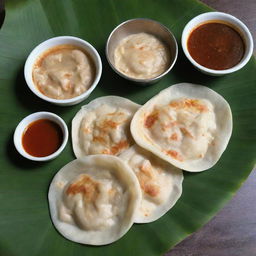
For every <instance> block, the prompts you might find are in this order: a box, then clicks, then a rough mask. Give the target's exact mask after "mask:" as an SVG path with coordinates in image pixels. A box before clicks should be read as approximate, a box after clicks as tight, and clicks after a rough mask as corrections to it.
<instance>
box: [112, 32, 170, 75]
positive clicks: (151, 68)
mask: <svg viewBox="0 0 256 256" xmlns="http://www.w3.org/2000/svg"><path fill="white" fill-rule="evenodd" d="M169 64H170V53H169V50H168V48H167V47H166V45H165V44H164V43H163V42H161V41H160V40H159V39H158V38H157V37H155V36H154V35H151V34H147V33H137V34H132V35H129V36H127V37H125V38H124V39H123V40H121V41H120V43H119V45H118V46H117V47H116V49H115V52H114V65H115V67H116V68H117V69H118V70H119V71H120V72H122V73H123V74H125V75H127V76H129V77H133V78H138V79H149V78H154V77H156V76H158V75H160V74H162V73H163V72H164V71H165V70H167V69H168V66H169Z"/></svg>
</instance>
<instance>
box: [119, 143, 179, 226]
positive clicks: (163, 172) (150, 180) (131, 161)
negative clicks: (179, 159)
mask: <svg viewBox="0 0 256 256" xmlns="http://www.w3.org/2000/svg"><path fill="white" fill-rule="evenodd" d="M119 157H120V158H121V159H123V160H124V161H125V162H126V163H127V164H128V165H129V166H130V167H131V169H132V170H133V171H134V173H135V174H136V176H137V179H138V181H139V183H140V188H141V191H142V200H141V204H140V207H139V210H138V211H137V214H136V217H135V221H134V222H136V223H148V222H152V221H155V220H157V219H159V218H160V217H161V216H163V215H164V214H165V213H166V212H168V211H169V210H170V209H171V208H172V207H173V206H174V205H175V203H176V202H177V200H178V199H179V198H180V196H181V193H182V181H183V173H182V170H180V169H178V168H176V167H175V166H173V165H171V164H169V163H168V162H166V161H164V160H162V159H161V158H159V157H157V156H156V155H154V154H152V153H151V152H149V151H146V150H145V149H143V148H141V147H139V146H138V145H134V146H132V147H130V148H129V149H127V150H126V151H124V152H123V153H122V154H121V155H120V156H119Z"/></svg>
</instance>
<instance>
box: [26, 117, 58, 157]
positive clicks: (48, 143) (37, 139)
mask: <svg viewBox="0 0 256 256" xmlns="http://www.w3.org/2000/svg"><path fill="white" fill-rule="evenodd" d="M62 141H63V133H62V130H61V128H60V126H59V125H58V124H56V123H55V122H53V121H51V120H48V119H39V120H36V121H34V122H32V123H30V124H29V125H28V126H27V127H26V129H25V131H24V132H23V136H22V146H23V148H24V149H25V151H26V152H27V153H28V154H30V155H31V156H35V157H45V156H49V155H51V154H53V153H54V152H55V151H57V150H58V148H59V147H60V146H61V144H62Z"/></svg>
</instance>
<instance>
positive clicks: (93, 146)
mask: <svg viewBox="0 0 256 256" xmlns="http://www.w3.org/2000/svg"><path fill="white" fill-rule="evenodd" d="M139 107H140V105H138V104H136V103H134V102H132V101H130V100H128V99H125V98H122V97H118V96H105V97H100V98H97V99H95V100H93V101H91V102H90V103H89V104H87V105H85V106H83V107H82V108H81V110H80V111H78V113H77V114H76V116H75V117H74V119H73V121H72V144H73V151H74V154H75V156H76V157H77V158H79V157H82V156H85V155H93V154H109V155H118V154H120V153H121V152H123V151H124V150H125V149H127V148H129V147H130V146H131V145H132V144H134V141H133V139H132V136H131V134H130V122H131V119H132V117H133V115H134V113H135V112H136V111H137V110H138V108H139Z"/></svg>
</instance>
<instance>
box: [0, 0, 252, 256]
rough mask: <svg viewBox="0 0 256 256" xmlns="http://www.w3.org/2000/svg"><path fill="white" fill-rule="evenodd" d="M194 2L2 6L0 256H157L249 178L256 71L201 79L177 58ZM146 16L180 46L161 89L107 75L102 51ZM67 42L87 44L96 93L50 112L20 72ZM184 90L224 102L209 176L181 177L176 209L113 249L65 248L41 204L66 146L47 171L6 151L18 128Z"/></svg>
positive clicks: (32, 1) (197, 8)
mask: <svg viewBox="0 0 256 256" xmlns="http://www.w3.org/2000/svg"><path fill="white" fill-rule="evenodd" d="M211 10H212V9H210V8H209V7H207V6H206V5H204V4H202V3H200V2H198V1H194V0H183V1H180V0H122V1H118V0H104V1H100V0H73V1H71V0H61V1H60V0H59V1H58V0H19V1H17V0H9V1H7V2H6V17H5V21H4V24H3V26H2V28H1V31H0V88H1V93H0V117H1V122H0V129H1V137H0V145H1V147H0V157H1V159H0V164H1V169H0V255H4V256H16V255H17V256H23V255H24V256H25V255H31V256H32V255H37V256H39V255H54V256H58V255H61V256H63V255H76V256H79V255H104V256H107V255H111V256H112V255H146V256H150V255H161V254H163V253H164V252H166V251H168V250H169V249H170V248H171V247H173V246H174V245H175V244H176V243H178V242H179V241H181V240H182V239H184V238H185V237H186V236H188V235H190V234H191V233H192V232H194V231H196V230H197V229H199V228H200V227H201V226H203V225H204V224H205V223H206V222H208V221H209V220H210V219H211V218H212V217H213V216H214V215H215V214H216V213H217V212H218V211H219V210H220V209H221V208H222V207H223V206H224V205H225V204H226V203H227V201H228V200H229V199H231V198H232V196H233V195H234V194H235V192H236V191H237V190H238V189H239V187H240V186H241V185H242V184H243V182H244V181H245V179H246V178H247V177H248V175H249V174H250V172H251V170H252V168H253V166H254V164H255V153H256V121H255V120H256V100H255V98H256V89H255V88H256V87H255V84H256V62H255V59H254V58H251V60H250V62H249V63H248V64H247V65H246V66H245V67H244V68H243V69H242V70H240V71H238V72H236V73H233V74H230V75H226V76H222V77H209V76H206V75H203V74H201V73H199V72H198V71H196V70H195V69H194V68H193V67H192V65H191V64H190V63H189V62H188V61H187V59H186V58H185V56H184V54H183V53H182V50H181V46H180V38H181V33H182V30H183V27H184V26H185V24H186V23H187V22H188V21H189V20H190V19H191V18H193V17H194V16H196V15H198V14H200V13H203V12H207V11H211ZM136 17H147V18H151V19H155V20H157V21H159V22H161V23H163V24H165V25H166V26H167V27H168V28H169V29H170V30H171V31H172V32H173V33H174V35H175V37H176V39H177V41H178V43H179V56H178V60H177V63H176V65H175V67H174V68H173V70H172V71H171V72H170V73H169V74H168V75H167V76H166V77H165V78H164V79H162V80H161V81H160V82H159V83H157V84H155V85H151V86H147V87H140V86H138V85H134V84H132V83H130V82H128V81H126V80H124V79H122V78H120V77H119V76H118V75H117V74H115V73H114V72H113V71H112V70H111V68H110V67H109V65H108V63H107V61H106V58H105V54H104V52H105V51H104V49H105V43H106V40H107V37H108V35H109V33H110V32H111V31H112V29H113V28H114V27H115V26H116V25H118V24H119V23H121V22H122V21H125V20H127V19H131V18H136ZM60 35H72V36H78V37H81V38H83V39H85V40H87V41H89V42H90V43H91V44H93V45H94V46H95V47H96V49H97V50H98V51H99V53H100V55H101V57H102V61H103V75H102V78H101V81H100V83H99V85H98V86H97V88H96V90H95V91H94V92H93V93H92V94H91V96H90V97H89V98H88V99H86V100H85V101H84V102H82V103H80V104H79V105H75V106H72V107H58V106H54V105H50V104H48V103H46V102H44V101H42V100H40V99H38V98H37V97H36V96H35V95H34V94H32V92H31V91H30V90H29V89H28V87H27V85H26V83H25V81H24V76H23V67H24V62H25V60H26V57H27V56H28V54H29V53H30V51H31V50H32V49H33V48H34V47H35V46H36V45H37V44H39V43H40V42H42V41H44V40H46V39H48V38H50V37H54V36H60ZM180 82H191V83H197V84H202V85H205V86H208V87H210V88H212V89H213V90H215V91H217V92H218V93H220V94H221V95H223V96H224V97H225V98H226V100H227V101H228V102H229V103H230V106H231V108H232V112H233V121H234V127H233V134H232V137H231V140H230V143H229V145H228V147H227V150H226V151H225V152H224V154H223V155H222V157H221V159H220V160H219V162H218V163H217V164H216V165H215V166H214V167H212V168H211V169H210V170H208V171H205V172H202V173H196V174H189V173H185V180H184V185H183V194H182V197H181V198H180V200H179V201H178V203H177V204H176V205H175V207H174V208H173V209H172V210H171V211H169V212H168V213H167V214H165V215H164V216H163V217H162V218H160V219H159V220H157V221H156V222H153V223H150V224H144V225H133V227H132V228H131V229H130V231H129V232H128V233H127V234H126V235H125V236H124V237H123V238H121V239H120V240H119V241H117V242H115V243H113V244H110V245H106V246H101V247H94V246H86V245H81V244H77V243H73V242H71V241H68V240H66V239H65V238H64V237H62V236H61V235H60V234H59V233H58V232H57V231H56V230H55V228H54V226H53V225H52V223H51V220H50V216H49V209H48V202H47V191H48V186H49V184H50V182H51V179H52V177H53V176H54V174H55V173H56V172H57V171H58V170H59V169H60V168H61V167H62V166H63V165H65V164H66V163H68V162H69V161H71V160H73V159H74V155H73V152H72V147H71V140H69V144H68V145H67V147H66V148H65V150H64V152H63V153H62V154H61V155H60V156H59V157H58V158H57V159H55V160H53V161H51V162H46V163H38V162H31V161H28V160H25V159H24V158H22V157H21V156H20V155H19V154H18V153H17V152H16V150H15V149H14V145H13V132H14V129H15V127H16V125H17V124H18V122H19V121H20V120H21V119H22V118H24V117H25V116H26V115H28V114H30V113H32V112H36V111H41V110H45V111H51V112H54V113H56V114H58V115H60V116H61V117H62V118H63V119H64V120H65V121H66V122H67V124H68V126H69V129H70V128H71V127H70V126H71V120H72V118H73V116H74V115H75V113H76V112H77V111H78V110H79V109H80V107H81V106H82V105H84V104H86V103H88V102H89V101H91V100H92V99H94V98H96V97H99V96H103V95H119V96H124V97H126V98H129V99H131V100H133V101H135V102H137V103H140V104H143V103H145V102H146V101H147V100H148V99H150V98H151V97H152V96H154V95H155V94H156V93H158V92H159V91H160V90H162V89H164V88H166V87H168V86H170V85H171V84H175V83H180Z"/></svg>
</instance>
